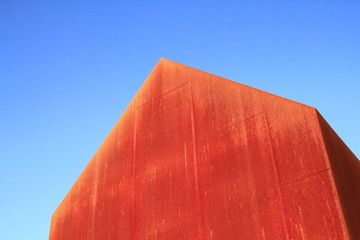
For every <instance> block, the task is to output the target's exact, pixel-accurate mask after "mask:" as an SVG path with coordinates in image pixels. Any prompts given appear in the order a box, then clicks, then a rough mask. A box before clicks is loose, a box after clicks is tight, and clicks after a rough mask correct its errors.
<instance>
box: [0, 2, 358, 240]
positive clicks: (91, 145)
mask: <svg viewBox="0 0 360 240" xmlns="http://www.w3.org/2000/svg"><path fill="white" fill-rule="evenodd" d="M160 57H164V58H167V59H170V60H173V61H176V62H180V63H183V64H185V65H189V66H192V67H195V68H199V69H201V70H204V71H207V72H211V73H214V74H216V75H219V76H222V77H225V78H229V79H231V80H234V81H238V82H241V83H244V84H247V85H250V86H253V87H256V88H260V89H262V90H265V91H268V92H271V93H274V94H277V95H281V96H283V97H286V98H290V99H293V100H295V101H299V102H302V103H305V104H308V105H311V106H314V107H316V108H318V110H319V111H320V112H321V113H322V115H323V116H324V117H325V119H327V121H328V122H329V123H330V124H331V125H332V127H333V128H334V129H335V131H336V132H337V133H338V134H339V135H340V136H341V138H342V139H343V140H344V141H345V143H346V144H347V145H348V146H349V147H350V148H351V149H352V151H353V152H354V153H355V154H356V155H357V156H360V126H359V125H360V124H359V122H360V121H359V118H360V112H359V109H360V101H359V93H360V2H359V1H340V0H338V1H320V0H314V1H313V0H308V1H297V0H294V1H285V0H284V1H280V0H279V1H220V0H218V1H211V0H208V1H197V0H192V1H165V0H164V1H156V0H154V1H91V0H87V1H70V0H68V1H36V0H34V1H25V0H24V1H18V0H0V83H1V84H0V194H1V198H0V239H3V240H11V239H21V240H23V239H26V240H32V239H34V240H39V239H47V238H48V234H49V224H50V217H51V214H52V213H53V211H54V210H55V209H56V207H57V206H58V204H59V203H60V201H61V200H62V198H63V197H64V196H65V195H66V193H67V191H68V190H69V189H70V187H71V186H72V184H73V183H74V182H75V180H76V178H77V177H78V176H79V174H80V173H81V171H82V169H83V168H84V167H85V166H86V164H87V162H88V161H89V160H90V158H91V157H92V155H93V154H94V153H95V152H96V150H97V148H98V147H99V146H100V144H101V143H102V141H103V140H104V139H105V137H106V136H107V134H108V133H109V131H110V130H111V128H112V126H113V125H114V124H115V122H116V121H117V119H118V118H119V117H120V115H121V114H122V112H123V111H124V109H125V108H126V106H127V104H128V103H129V102H130V101H131V99H132V97H133V96H134V95H135V93H136V92H137V90H138V89H139V87H140V86H141V84H142V82H143V81H144V80H145V78H146V77H147V75H148V74H149V72H150V71H151V69H152V68H153V67H154V65H155V64H156V62H157V61H158V60H159V58H160Z"/></svg>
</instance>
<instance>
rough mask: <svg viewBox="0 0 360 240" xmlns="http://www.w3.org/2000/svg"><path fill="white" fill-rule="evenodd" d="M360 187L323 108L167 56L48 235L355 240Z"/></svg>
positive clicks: (357, 170) (358, 169)
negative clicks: (210, 72)
mask: <svg viewBox="0 0 360 240" xmlns="http://www.w3.org/2000/svg"><path fill="white" fill-rule="evenodd" d="M359 189H360V164H359V162H358V160H357V158H356V157H355V156H354V155H353V154H352V153H351V151H349V150H348V148H347V147H346V145H345V144H343V143H342V142H341V140H340V138H339V137H338V136H337V135H336V134H335V133H334V132H333V130H332V129H331V128H330V127H329V126H328V125H327V123H326V122H325V120H324V119H323V118H322V117H321V116H320V115H319V114H318V113H317V111H316V109H314V108H312V107H309V106H306V105H303V104H300V103H297V102H294V101H291V100H288V99H284V98H281V97H278V96H275V95H272V94H269V93H266V92H263V91H260V90H257V89H254V88H251V87H248V86H245V85H242V84H239V83H235V82H232V81H229V80H226V79H223V78H221V77H218V76H215V75H212V74H209V73H205V72H202V71H199V70H196V69H193V68H190V67H187V66H184V65H181V64H178V63H174V62H171V61H169V60H165V59H161V60H160V61H159V63H158V64H157V66H156V67H155V68H154V70H153V72H152V73H151V74H150V75H149V77H148V78H147V80H146V81H145V83H144V85H143V86H142V87H141V89H140V90H139V92H138V93H137V94H136V96H135V97H134V99H133V101H132V102H131V103H130V105H129V106H128V108H127V110H126V111H125V112H124V113H123V115H122V116H121V118H120V119H119V121H118V122H117V124H116V125H115V127H114V128H113V130H112V131H111V132H110V134H109V136H108V137H107V139H106V140H105V142H104V143H103V144H102V146H101V147H100V149H99V150H98V152H97V153H96V154H95V156H94V157H93V159H92V160H91V161H90V163H89V164H88V166H87V167H86V169H85V170H84V172H83V173H82V174H81V176H80V177H79V179H78V180H77V181H76V183H75V184H74V186H73V187H72V189H71V190H70V191H69V193H68V194H67V196H66V197H65V198H64V200H63V202H62V203H61V204H60V206H59V207H58V209H57V210H56V211H55V213H54V214H53V217H52V223H51V229H50V240H61V239H66V240H68V239H72V240H73V239H74V240H80V239H92V240H98V239H124V240H125V239H126V240H130V239H131V240H138V239H139V240H140V239H141V240H142V239H144V240H145V239H158V240H160V239H176V240H180V239H186V240H190V239H194V240H195V239H201V240H216V239H217V240H232V239H271V240H273V239H289V240H290V239H359V238H360V233H359V231H360V230H359V229H360V220H359V219H360V204H359V202H360V190H359Z"/></svg>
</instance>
